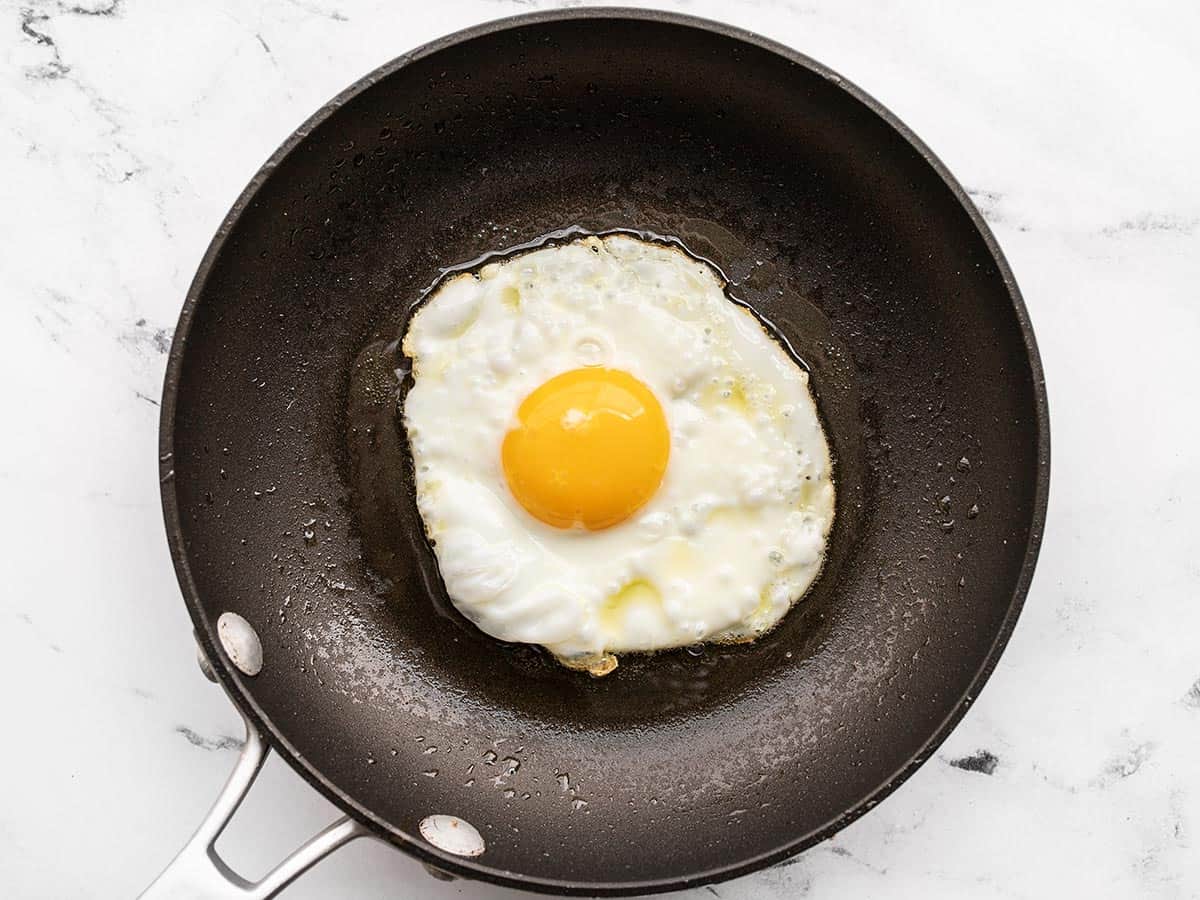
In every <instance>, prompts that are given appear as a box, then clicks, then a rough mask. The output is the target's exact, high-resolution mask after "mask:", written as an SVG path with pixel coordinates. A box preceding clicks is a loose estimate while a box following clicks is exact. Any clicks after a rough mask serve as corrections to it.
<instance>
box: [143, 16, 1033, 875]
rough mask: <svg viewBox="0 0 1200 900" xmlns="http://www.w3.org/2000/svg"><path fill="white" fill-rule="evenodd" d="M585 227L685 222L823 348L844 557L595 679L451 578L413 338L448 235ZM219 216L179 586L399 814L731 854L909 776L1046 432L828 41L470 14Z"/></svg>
mask: <svg viewBox="0 0 1200 900" xmlns="http://www.w3.org/2000/svg"><path fill="white" fill-rule="evenodd" d="M565 227H576V228H581V229H584V230H587V231H593V232H600V231H606V230H610V229H636V230H641V231H648V232H652V233H656V234H660V235H670V236H673V237H675V238H678V239H679V240H681V241H682V242H683V243H684V245H685V246H686V247H687V248H688V249H689V250H690V251H691V252H693V253H695V254H697V255H700V256H703V257H705V258H708V259H711V260H712V261H713V262H715V263H716V264H717V265H718V266H719V267H720V268H721V269H722V270H723V271H724V272H725V273H726V274H727V275H728V276H729V277H730V279H731V282H732V285H731V291H732V293H733V295H734V296H736V297H737V298H739V299H741V300H743V301H745V302H746V303H748V304H750V305H751V306H752V307H753V309H754V310H755V311H756V312H757V313H758V314H759V315H761V316H763V317H764V318H766V319H767V320H769V321H770V322H772V323H773V324H774V326H775V327H776V328H777V329H778V330H779V331H780V333H781V334H782V335H783V336H784V337H785V338H786V339H787V340H788V342H789V343H790V344H791V346H792V347H793V348H794V349H795V350H796V352H797V353H798V354H799V355H800V357H802V358H803V359H804V360H805V361H806V362H807V363H808V364H809V365H810V367H811V369H812V373H813V385H814V391H815V394H816V396H817V400H818V404H819V407H820V410H821V413H822V416H823V418H824V419H825V423H826V430H827V433H828V435H829V437H830V440H831V443H832V446H833V450H834V455H835V459H836V463H835V466H836V467H835V475H836V478H837V484H838V515H837V519H836V521H835V527H834V532H833V535H832V537H831V543H830V551H829V557H828V562H827V565H826V569H825V571H824V573H823V575H822V577H821V578H820V579H819V581H818V583H817V584H816V585H815V587H814V589H813V591H812V592H811V593H810V595H809V597H808V599H807V600H806V601H805V602H804V603H803V604H802V605H801V606H799V607H797V608H796V609H794V610H793V611H792V613H790V614H789V615H788V616H787V617H786V618H785V619H784V621H783V622H782V624H781V625H780V627H779V628H777V629H776V630H775V631H773V632H771V633H770V634H769V635H767V636H765V637H764V638H762V639H760V640H759V641H757V642H755V643H753V644H749V645H742V646H736V647H723V648H722V647H709V648H708V649H707V650H706V652H705V653H704V654H703V655H701V656H698V657H697V656H692V655H690V654H689V653H686V652H684V651H676V652H669V653H661V654H657V655H655V656H630V657H627V658H623V659H622V664H621V667H620V668H619V669H618V670H617V671H616V672H615V673H614V674H613V675H611V676H609V677H607V678H604V679H591V678H589V677H587V676H583V675H580V674H577V673H572V672H569V671H566V670H564V669H562V668H560V667H559V666H557V665H556V664H554V663H553V662H551V661H549V660H548V659H547V658H546V657H545V656H544V655H543V654H541V653H540V652H539V651H537V650H535V649H533V648H529V647H522V646H505V645H501V644H499V643H497V642H496V641H494V640H492V639H490V638H488V637H486V636H484V635H482V634H481V633H479V632H478V631H476V630H474V629H473V628H471V627H470V626H469V625H467V624H466V623H465V622H463V621H462V620H461V617H458V616H457V615H456V614H454V613H453V611H452V610H451V609H450V607H449V603H448V600H447V598H446V596H445V593H444V590H443V589H442V587H441V584H440V581H439V579H438V578H437V575H436V567H435V566H434V564H433V558H432V553H431V551H430V549H429V547H428V546H427V544H426V542H425V540H424V538H423V534H422V528H421V524H420V521H419V518H418V516H417V513H416V508H415V504H414V502H413V499H412V484H411V471H410V468H409V465H408V463H407V457H406V448H405V447H404V441H403V433H402V432H403V429H402V428H401V427H399V424H398V421H397V417H396V403H397V393H396V375H395V372H394V369H395V349H394V346H390V345H392V344H393V343H394V341H395V339H396V338H397V337H398V336H399V335H400V334H401V333H402V332H403V329H404V326H405V324H406V321H407V316H408V315H409V312H410V309H411V306H412V304H413V303H414V302H415V301H416V300H417V299H418V298H419V297H420V296H421V295H422V292H423V291H424V289H425V288H427V287H428V285H429V284H430V283H431V282H432V281H433V280H434V279H435V278H436V277H437V276H438V274H439V272H440V271H441V270H442V269H443V268H444V267H446V266H449V265H454V264H458V263H461V262H464V261H467V260H471V259H474V258H477V257H479V256H481V255H483V254H486V253H489V252H494V251H497V250H502V249H504V248H507V247H512V246H515V245H518V244H521V243H523V242H525V241H529V240H531V239H534V238H537V237H538V236H541V235H545V234H547V233H550V232H553V231H556V230H558V229H562V228H565ZM221 239H223V242H221V243H220V244H219V248H218V252H216V253H215V255H213V256H211V257H210V258H209V259H208V260H207V261H206V263H205V265H204V267H202V270H201V273H200V276H199V277H198V279H197V282H196V285H195V287H194V289H193V296H192V298H191V300H190V303H189V307H188V309H187V310H185V317H184V320H183V323H182V328H181V333H186V341H181V342H177V346H176V348H175V351H174V356H173V361H172V369H171V373H170V376H169V381H168V385H167V395H168V398H170V396H171V395H172V393H174V405H173V406H172V405H171V404H170V403H168V405H167V409H166V415H167V416H168V419H167V426H168V430H167V432H166V433H165V434H166V441H167V443H166V446H165V449H166V450H168V451H170V452H171V453H172V454H173V457H172V465H173V468H174V472H175V477H174V479H173V481H172V482H171V483H170V484H169V485H168V486H167V488H166V493H167V494H168V495H169V496H168V525H169V528H173V527H175V526H174V524H173V520H172V515H171V509H172V505H173V507H174V509H175V510H176V511H177V517H178V518H177V531H175V532H174V533H173V535H172V541H173V546H174V549H175V551H176V553H177V560H178V561H180V564H181V574H182V575H183V576H184V578H183V580H184V584H185V594H186V595H187V599H188V602H189V606H190V608H191V610H192V613H193V616H194V617H195V618H196V620H197V623H198V626H199V627H200V630H201V632H202V633H203V634H204V635H205V636H206V639H208V640H211V624H212V623H213V622H215V620H216V617H217V616H219V615H220V614H221V613H222V612H225V611H227V610H233V611H235V612H238V613H240V614H241V615H243V616H245V617H246V618H247V619H248V620H249V621H250V622H251V623H252V624H253V625H254V626H255V627H256V629H257V630H258V632H259V634H260V636H261V638H262V641H263V644H264V654H265V660H266V662H265V667H264V670H263V672H262V674H260V675H259V676H257V677H256V678H255V679H253V680H242V679H240V678H236V677H235V676H234V675H232V674H229V673H226V677H227V678H228V679H230V682H231V683H233V684H235V685H236V687H237V690H238V691H239V692H243V691H244V692H246V694H252V698H253V707H254V709H255V711H256V713H257V714H258V715H260V716H261V717H262V718H263V719H264V721H265V722H266V723H267V724H268V726H269V727H270V729H271V731H272V733H273V735H274V737H275V739H276V742H277V743H278V744H280V745H281V746H283V747H284V748H285V749H286V750H287V751H288V752H289V753H291V754H294V761H295V762H296V763H297V766H298V767H299V768H300V769H301V771H302V772H304V773H305V774H306V775H307V776H308V777H309V778H310V779H311V780H313V781H314V783H316V784H318V786H319V787H321V788H322V789H323V790H325V791H326V792H327V793H330V794H331V795H332V796H335V798H338V799H339V800H340V801H341V802H343V803H344V804H346V805H347V806H349V807H350V808H352V809H357V810H358V811H359V812H360V814H362V813H363V811H368V812H369V813H370V815H371V816H372V817H373V818H374V820H375V821H376V824H378V825H379V826H380V827H382V828H383V829H385V830H386V831H387V832H388V833H389V834H391V835H392V836H393V837H394V838H395V839H397V840H398V841H400V842H401V843H402V844H406V843H407V842H408V841H410V840H412V841H415V842H417V843H418V844H419V843H420V839H419V838H417V837H415V835H416V834H417V823H419V822H420V821H421V820H422V819H423V818H424V817H425V816H427V815H429V814H431V813H450V814H454V815H459V816H462V817H463V818H465V819H467V820H468V821H470V822H471V823H472V824H473V825H474V826H475V827H476V828H478V829H479V830H480V832H481V833H482V835H483V837H484V839H485V841H486V842H487V851H486V852H485V854H484V855H483V856H481V857H479V858H477V859H475V860H472V861H470V862H459V863H455V862H454V861H453V859H452V858H451V860H450V862H448V863H446V865H448V866H449V867H451V868H455V867H457V868H458V869H459V870H461V871H466V872H469V873H474V874H476V875H484V876H488V877H492V878H495V879H498V880H504V881H509V882H519V883H522V884H524V885H525V886H527V887H535V888H547V889H571V890H588V891H603V892H608V891H622V890H625V891H633V890H639V889H644V888H647V887H665V886H669V885H677V884H681V883H683V882H684V881H685V880H689V879H695V878H697V877H699V876H701V875H703V874H706V873H707V874H709V875H719V874H730V873H733V872H737V871H739V870H741V869H742V868H744V867H746V866H748V865H751V864H753V863H754V862H755V861H756V860H761V859H764V858H766V857H768V856H770V855H771V854H777V853H779V852H781V851H783V850H784V849H787V848H793V847H795V846H797V845H798V842H800V841H801V840H802V839H806V838H810V837H811V836H813V835H814V834H816V833H818V832H820V831H821V830H822V829H825V828H827V827H828V826H829V825H830V824H831V823H833V822H835V821H836V820H838V819H839V817H842V816H844V815H845V814H846V813H847V812H848V811H850V810H852V809H854V808H855V807H856V806H857V805H858V804H860V802H861V801H862V800H864V799H865V798H867V797H868V796H870V795H872V794H873V793H875V792H877V791H878V790H879V789H880V788H882V787H884V786H886V785H887V784H888V783H889V782H891V781H892V780H893V779H894V778H895V777H896V776H897V774H898V773H900V772H901V771H902V770H903V769H904V768H905V766H906V765H907V764H908V763H909V762H910V761H911V759H912V758H913V757H914V755H917V754H918V753H920V751H921V750H922V748H923V747H924V745H925V744H926V743H927V742H928V741H929V739H930V738H931V737H933V736H934V735H935V734H936V733H937V732H938V730H939V728H940V726H941V724H942V723H943V721H944V720H945V719H946V718H947V717H948V716H950V715H952V714H953V713H954V711H955V710H956V709H957V708H959V706H960V704H961V703H962V701H963V698H964V695H965V694H966V693H967V691H968V689H969V688H970V686H971V684H972V682H973V680H974V678H975V676H976V674H977V673H978V672H979V671H980V670H981V668H986V667H987V666H988V665H989V663H990V661H992V660H991V656H990V654H991V653H992V650H993V645H994V644H995V642H996V640H997V637H998V636H1000V635H1003V634H1005V633H1006V628H1007V627H1011V616H1012V615H1013V614H1014V612H1015V610H1014V606H1015V604H1014V593H1019V592H1020V590H1019V588H1020V585H1021V583H1022V582H1021V579H1022V573H1023V567H1024V565H1025V556H1026V550H1027V547H1028V546H1029V544H1030V541H1031V540H1032V539H1034V538H1035V537H1036V536H1035V535H1034V534H1033V533H1032V531H1033V529H1034V523H1035V522H1036V521H1037V520H1038V518H1039V515H1040V509H1039V504H1040V502H1041V501H1040V500H1039V497H1040V494H1039V487H1038V486H1039V483H1040V481H1041V479H1042V478H1043V476H1042V475H1041V474H1040V472H1039V468H1040V466H1041V463H1042V459H1041V458H1040V456H1039V454H1040V453H1042V452H1043V450H1044V448H1042V446H1041V444H1040V441H1041V431H1040V419H1039V415H1040V413H1039V410H1040V409H1041V407H1040V404H1039V390H1040V388H1039V386H1038V385H1037V384H1036V383H1035V380H1034V375H1033V372H1032V362H1031V359H1030V352H1029V346H1028V344H1027V342H1026V337H1025V335H1024V333H1023V330H1022V324H1021V321H1020V319H1019V316H1018V313H1017V311H1016V310H1015V309H1014V302H1013V297H1012V294H1011V293H1010V288H1009V285H1008V284H1007V283H1006V281H1005V278H1004V277H1003V273H1002V272H1001V271H1000V269H999V268H998V264H997V261H996V258H995V256H994V255H993V253H992V252H991V250H990V249H989V246H988V243H987V241H986V240H985V238H984V237H983V235H981V234H980V232H979V230H978V228H977V226H976V225H975V224H974V222H973V220H972V218H971V216H970V215H969V214H968V212H967V211H966V210H965V209H964V207H963V205H962V203H961V202H960V200H959V199H958V197H956V195H955V193H954V191H953V190H952V189H951V188H950V187H949V186H948V185H947V184H946V182H945V181H944V180H943V178H942V177H941V176H940V175H939V174H938V172H937V171H936V170H935V169H934V168H932V167H931V165H930V164H929V162H928V161H927V160H926V159H924V158H923V157H922V155H921V154H920V153H919V152H918V151H917V150H916V149H915V148H914V147H913V146H912V145H911V144H910V143H909V142H908V141H907V140H906V139H905V138H904V137H903V136H902V135H900V134H899V133H898V132H897V131H896V130H894V129H893V128H892V127H891V126H890V125H889V124H888V123H887V122H886V121H885V120H884V119H882V118H881V117H880V116H879V115H878V114H877V113H876V112H874V111H873V110H872V109H870V108H869V107H868V106H867V105H865V104H864V103H863V102H861V101H860V100H858V99H856V98H855V97H853V96H852V95H851V94H849V93H847V91H846V90H845V89H843V88H842V87H841V86H840V85H839V84H838V83H836V82H835V81H831V80H829V79H827V78H826V77H824V76H823V75H822V74H821V73H819V72H816V71H814V70H813V69H811V68H810V67H808V66H806V65H801V64H799V63H797V62H794V61H791V60H789V59H787V58H785V57H783V56H780V55H778V54H776V53H775V52H772V51H771V50H768V49H764V48H762V47H758V46H755V45H753V44H751V43H747V42H743V41H742V40H739V39H737V38H735V37H732V36H728V35H725V34H721V33H718V32H716V31H710V30H703V29H699V28H694V27H687V26H685V25H683V24H681V23H679V22H677V21H672V20H671V19H670V18H669V17H661V16H650V15H648V16H647V17H646V18H643V19H637V20H635V19H630V18H627V17H612V18H599V19H582V18H578V17H569V16H568V17H566V18H563V19H550V20H545V21H540V22H537V23H530V24H526V25H523V26H519V27H512V28H506V29H500V30H491V31H484V32H481V33H479V34H478V35H476V36H475V37H473V38H472V39H470V40H467V41H463V42H459V43H455V44H451V45H448V46H445V47H443V48H442V49H440V50H438V51H437V52H436V53H433V54H431V55H425V56H423V57H419V58H417V59H415V60H414V61H411V62H409V63H408V64H407V65H405V66H393V67H391V69H390V70H389V71H388V72H387V74H385V75H384V76H383V77H376V78H371V79H368V82H367V83H365V84H364V85H363V86H362V87H361V89H360V90H359V91H358V92H357V93H355V94H353V95H352V96H350V97H349V98H347V99H346V100H345V102H344V103H342V104H341V105H340V106H339V107H337V108H336V109H335V110H334V111H333V112H332V113H330V114H329V115H328V116H327V117H325V118H324V119H323V120H321V121H320V122H319V124H317V125H316V126H315V127H314V128H312V130H311V131H310V132H308V133H307V134H306V136H304V137H303V139H302V140H300V141H299V142H298V143H297V144H296V145H295V146H294V148H293V149H292V150H291V152H290V153H288V154H287V155H286V156H284V157H283V158H282V159H281V160H279V161H278V163H277V164H276V165H274V166H273V167H271V168H270V170H269V171H268V172H266V173H265V174H264V175H263V176H261V178H260V182H259V183H258V185H257V190H256V191H255V192H254V193H253V194H252V195H251V196H250V197H249V199H248V200H247V202H246V203H245V204H244V207H243V208H242V209H241V210H240V215H238V216H237V217H236V219H235V220H234V221H233V222H232V225H231V227H230V228H229V230H228V233H227V234H223V235H222V236H220V237H219V240H221ZM184 559H186V564H184V562H183V560H184ZM189 579H190V581H189ZM193 587H194V589H193ZM318 773H319V774H318ZM426 852H430V853H432V852H433V851H429V850H428V848H426Z"/></svg>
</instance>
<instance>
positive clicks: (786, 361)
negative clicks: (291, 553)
mask: <svg viewBox="0 0 1200 900" xmlns="http://www.w3.org/2000/svg"><path fill="white" fill-rule="evenodd" d="M403 349H404V352H405V353H406V354H407V355H408V356H409V357H411V358H412V363H413V376H414V384H413V386H412V388H411V390H410V391H409V393H408V395H407V398H406V400H405V405H404V423H405V427H406V428H407V430H408V437H409V441H410V446H411V448H412V455H413V463H414V467H415V472H416V487H417V505H418V508H419V510H420V513H421V516H422V518H423V520H424V523H425V527H426V531H427V533H428V536H429V538H430V540H431V542H432V544H433V547H434V551H435V554H436V556H437V559H438V565H439V568H440V570H441V575H442V578H443V580H444V581H445V584H446V589H447V592H448V593H449V595H450V599H451V600H452V601H453V603H454V605H455V606H456V607H457V608H458V609H459V610H460V611H461V612H462V613H463V614H464V615H465V616H466V617H467V618H468V619H470V620H471V621H472V622H474V623H475V624H476V625H478V626H479V628H481V629H482V630H483V631H485V632H487V633H488V634H490V635H492V636H494V637H496V638H499V639H501V640H505V641H518V642H525V643H532V644H541V645H543V646H545V647H547V648H548V649H549V650H551V651H552V652H553V653H554V654H555V655H556V656H558V657H559V658H560V659H561V660H562V661H564V662H565V663H567V664H568V665H573V666H578V667H583V668H590V669H591V670H592V671H593V672H597V673H599V672H604V671H607V670H609V669H611V668H612V666H614V665H615V658H614V657H613V656H612V654H615V653H621V652H631V651H651V650H659V649H664V648H669V647H679V646H683V645H688V644H694V643H697V642H701V641H735V640H748V639H752V638H754V637H756V636H758V635H760V634H762V633H763V632H765V631H767V630H768V629H770V628H771V627H773V626H774V625H775V624H776V623H777V622H778V621H779V620H780V619H781V618H782V617H783V615H784V614H785V613H786V612H787V611H788V609H789V608H790V607H791V606H792V604H793V603H795V602H796V600H798V599H799V598H800V597H801V596H802V595H803V594H804V592H805V591H806V590H807V589H808V587H809V585H810V584H811V583H812V581H813V580H814V579H815V578H816V576H817V574H818V572H819V571H820V568H821V564H822V561H823V557H824V552H825V543H826V539H827V537H828V534H829V530H830V526H831V525H832V522H833V515H834V487H833V482H832V478H831V471H830V458H829V448H828V444H827V442H826V439H825V435H824V432H823V430H822V428H821V423H820V419H819V417H818V415H817V410H816V406H815V404H814V402H813V399H812V396H811V395H810V393H809V386H808V374H807V373H806V372H805V371H804V370H803V369H802V368H801V367H800V366H799V365H797V364H796V362H795V361H794V360H793V359H792V358H791V357H790V356H789V355H788V353H787V352H786V351H785V350H784V348H783V347H782V346H781V345H780V344H779V343H778V342H777V341H775V340H773V339H772V338H771V337H770V336H769V335H768V334H767V332H766V331H765V330H764V328H763V326H762V324H761V323H760V322H759V321H758V320H757V319H756V318H755V317H754V316H753V315H752V314H751V313H750V312H748V311H747V310H746V309H744V308H743V307H741V306H739V305H738V304H736V303H734V302H732V301H731V300H730V299H729V298H728V297H727V296H726V294H725V292H724V284H723V282H722V280H721V278H720V276H719V275H718V273H717V272H715V271H714V270H713V269H712V267H710V266H708V265H706V264H705V263H703V262H700V261H698V260H696V259H693V258H692V257H690V256H688V255H687V254H685V253H683V252H682V251H680V250H678V249H676V248H673V247H669V246H665V245H662V244H658V243H654V242H649V241H643V240H639V239H636V238H633V237H629V236H626V235H609V236H605V237H594V236H589V237H585V238H582V239H578V240H575V241H572V242H570V243H567V244H563V245H559V246H550V247H545V248H543V249H539V250H534V251H531V252H528V253H524V254H522V255H519V256H515V257H512V258H510V259H508V260H506V261H505V262H503V263H492V264H489V265H486V266H484V267H483V268H482V269H481V270H480V271H479V272H478V273H469V274H461V275H457V276H455V277H452V278H450V279H447V280H446V281H445V282H443V283H442V284H441V285H439V286H438V288H437V289H436V290H435V291H434V292H433V294H432V295H431V296H430V297H429V298H428V300H427V301H426V302H425V303H424V304H423V305H422V306H421V307H420V308H419V309H418V311H417V312H416V313H415V315H414V316H413V318H412V321H411V323H410V325H409V328H408V331H407V333H406V334H405V337H404V341H403ZM584 365H604V366H610V367H614V368H619V369H623V370H625V371H627V372H629V373H631V374H632V375H634V376H635V377H637V378H638V379H640V380H641V381H642V382H643V383H645V384H646V385H647V386H648V387H649V388H650V389H651V390H652V391H653V392H654V393H655V395H656V396H657V397H658V399H659V402H660V403H661V404H662V407H663V411H664V413H665V415H666V418H667V424H668V427H669V430H670V435H671V449H670V458H669V462H668V465H667V470H666V474H665V475H664V478H663V481H662V484H661V486H660V488H659V490H658V491H657V493H656V494H655V495H654V496H653V497H652V498H651V499H650V500H649V501H648V502H647V503H646V505H645V506H643V507H642V508H641V509H640V510H639V511H638V512H637V513H635V514H634V515H633V516H632V517H631V518H629V519H627V520H626V521H624V522H622V523H619V524H617V525H614V526H612V527H611V528H607V529H604V530H601V531H594V532H591V531H584V530H560V529H556V528H554V527H552V526H549V525H546V524H544V523H542V522H541V521H539V520H537V519H535V518H534V517H533V516H531V515H530V514H529V513H528V512H526V511H525V510H524V509H523V508H522V507H521V506H520V504H519V503H517V501H516V500H515V499H514V498H513V496H512V494H511V493H510V492H509V490H508V486H507V483H506V481H505V476H504V472H503V469H502V467H501V463H500V447H501V443H502V441H503V439H504V435H505V433H506V432H507V431H508V429H509V428H510V427H511V426H512V424H513V423H514V421H515V414H516V410H517V408H518V407H519V405H520V404H521V401H522V400H524V398H525V397H527V396H528V395H529V394H530V393H531V392H532V391H533V390H534V389H535V388H537V387H538V386H539V385H541V384H542V383H544V382H545V381H547V380H548V379H550V378H551V377H553V376H555V375H557V374H559V373H561V372H564V371H567V370H570V369H575V368H578V367H580V366H584Z"/></svg>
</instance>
